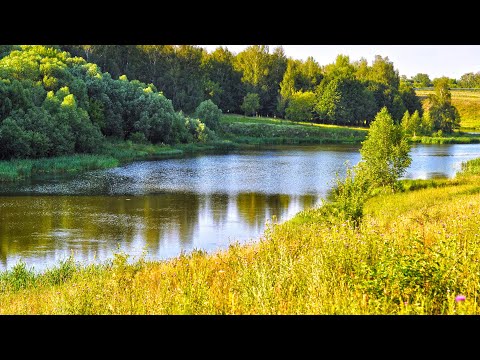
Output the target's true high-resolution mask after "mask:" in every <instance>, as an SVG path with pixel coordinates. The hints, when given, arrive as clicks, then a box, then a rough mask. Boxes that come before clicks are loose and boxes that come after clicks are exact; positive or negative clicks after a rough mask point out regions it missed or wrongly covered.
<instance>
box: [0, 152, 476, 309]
mask: <svg viewBox="0 0 480 360" xmlns="http://www.w3.org/2000/svg"><path fill="white" fill-rule="evenodd" d="M479 179H480V159H475V160H471V161H468V162H466V163H464V164H463V166H462V171H461V172H459V173H457V176H456V177H455V178H452V179H432V180H402V181H400V186H401V190H400V191H398V192H395V193H379V194H377V195H374V196H373V197H371V198H370V199H368V200H367V201H366V203H365V206H364V216H363V219H362V222H361V224H360V226H358V227H352V226H349V225H348V223H346V222H345V221H344V219H342V218H341V217H337V216H328V217H327V216H325V212H324V211H322V207H319V208H313V209H309V210H304V211H301V212H300V213H298V214H297V215H296V216H294V217H293V218H292V219H291V220H288V221H286V222H283V223H275V222H274V221H271V222H269V223H268V224H267V229H266V231H265V232H264V234H263V235H262V237H261V238H260V239H259V240H258V241H253V242H251V243H247V244H239V243H233V244H231V245H230V246H229V248H228V249H227V250H222V251H218V252H215V253H212V254H208V253H206V252H204V251H201V250H194V251H193V252H191V253H189V254H182V255H180V256H178V257H175V258H173V259H169V260H163V261H147V260H145V258H143V257H142V258H140V259H136V260H135V261H130V259H129V256H128V255H127V254H125V253H116V254H113V255H114V258H113V259H112V260H111V261H107V262H105V263H102V264H90V265H82V264H81V263H77V262H75V260H74V258H73V257H70V258H68V259H66V260H63V261H60V262H59V264H58V265H57V266H55V267H52V268H50V269H48V270H46V271H44V272H42V273H39V274H38V273H35V272H34V271H33V269H29V268H27V266H26V264H25V263H23V262H19V263H17V264H16V265H15V266H14V267H13V268H12V269H11V270H9V271H4V272H1V273H0V313H1V314H330V315H332V314H357V315H358V314H384V315H385V314H410V315H420V314H423V315H425V314H429V315H432V314H452V315H453V314H478V313H479V312H480V308H479V305H478V304H479V302H478V298H479V296H480V294H479V293H478V276H477V274H478V272H479V271H480V262H479V261H478V259H479V257H480V239H479V238H478V234H479V233H480V221H478V220H479V215H478V214H479V213H480V187H479V186H478V181H479ZM460 224H461V226H460Z"/></svg>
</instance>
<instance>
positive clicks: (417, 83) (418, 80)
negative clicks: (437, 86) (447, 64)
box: [412, 73, 433, 88]
mask: <svg viewBox="0 0 480 360" xmlns="http://www.w3.org/2000/svg"><path fill="white" fill-rule="evenodd" d="M412 81H413V86H414V87H416V88H426V87H430V86H433V83H432V81H431V80H430V77H429V76H428V74H423V73H418V74H417V75H415V76H414V77H413V78H412Z"/></svg>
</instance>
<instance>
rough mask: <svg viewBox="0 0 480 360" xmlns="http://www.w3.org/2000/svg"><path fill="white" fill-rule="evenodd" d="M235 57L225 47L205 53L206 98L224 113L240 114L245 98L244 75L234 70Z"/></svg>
mask: <svg viewBox="0 0 480 360" xmlns="http://www.w3.org/2000/svg"><path fill="white" fill-rule="evenodd" d="M234 60H235V57H234V55H233V54H232V53H231V52H230V51H229V50H228V49H227V48H226V47H225V48H224V47H218V48H217V49H215V51H213V52H212V53H210V54H209V53H204V58H203V60H202V66H203V68H204V71H205V72H206V78H205V97H206V99H210V100H212V101H213V102H214V103H215V104H216V105H217V106H218V107H219V108H220V109H222V111H223V112H239V111H240V105H241V103H242V99H243V96H244V95H245V93H244V89H243V86H242V81H241V78H242V74H241V72H240V71H237V70H235V69H234V65H233V64H234Z"/></svg>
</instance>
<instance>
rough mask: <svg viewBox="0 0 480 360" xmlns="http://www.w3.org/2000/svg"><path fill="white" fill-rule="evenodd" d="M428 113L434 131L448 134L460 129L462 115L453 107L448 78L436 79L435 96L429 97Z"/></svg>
mask: <svg viewBox="0 0 480 360" xmlns="http://www.w3.org/2000/svg"><path fill="white" fill-rule="evenodd" d="M428 112H429V116H430V120H431V127H432V131H435V130H442V131H443V132H446V133H452V132H453V130H454V129H456V128H458V127H460V114H459V113H458V110H457V108H456V107H455V106H454V105H452V94H451V92H450V89H449V79H448V78H446V77H443V78H439V79H436V81H435V94H430V95H429V96H428Z"/></svg>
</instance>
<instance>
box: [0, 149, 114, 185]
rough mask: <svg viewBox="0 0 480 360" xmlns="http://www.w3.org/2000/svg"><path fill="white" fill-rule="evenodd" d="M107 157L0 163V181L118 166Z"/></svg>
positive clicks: (86, 156) (55, 158) (94, 156)
mask: <svg viewBox="0 0 480 360" xmlns="http://www.w3.org/2000/svg"><path fill="white" fill-rule="evenodd" d="M118 164H119V161H118V160H117V159H115V158H113V157H112V156H108V155H73V156H59V157H54V158H42V159H22V160H11V161H0V181H16V180H22V179H25V178H29V177H31V176H33V175H47V174H64V173H68V174H73V173H78V172H80V171H85V170H96V169H105V168H110V167H115V166H118Z"/></svg>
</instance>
